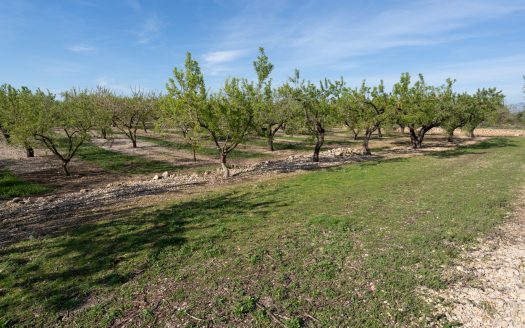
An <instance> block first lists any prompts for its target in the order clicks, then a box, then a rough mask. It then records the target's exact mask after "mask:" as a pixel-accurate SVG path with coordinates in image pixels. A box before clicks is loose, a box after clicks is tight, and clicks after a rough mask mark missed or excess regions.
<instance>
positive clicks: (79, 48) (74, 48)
mask: <svg viewBox="0 0 525 328" xmlns="http://www.w3.org/2000/svg"><path fill="white" fill-rule="evenodd" d="M66 49H67V50H69V51H71V52H75V53H80V54H89V53H93V52H95V51H97V48H95V47H93V46H91V45H88V44H84V43H80V44H73V45H70V46H68V47H66Z"/></svg>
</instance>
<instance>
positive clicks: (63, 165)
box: [62, 161, 71, 177]
mask: <svg viewBox="0 0 525 328" xmlns="http://www.w3.org/2000/svg"><path fill="white" fill-rule="evenodd" d="M68 163H69V161H67V162H66V161H64V162H62V169H63V170H64V173H65V174H66V176H67V177H68V176H70V175H71V174H70V173H69V169H68V168H67V164H68Z"/></svg>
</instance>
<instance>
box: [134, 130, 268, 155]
mask: <svg viewBox="0 0 525 328" xmlns="http://www.w3.org/2000/svg"><path fill="white" fill-rule="evenodd" d="M139 140H144V141H148V142H151V143H153V144H156V145H159V146H162V147H166V148H172V149H177V150H184V151H187V152H188V153H190V154H191V152H192V149H191V146H190V145H189V144H187V143H184V142H176V141H169V140H165V139H162V138H161V137H145V136H141V137H139ZM241 146H242V145H241ZM241 146H239V147H241ZM239 147H237V148H236V149H234V150H232V152H231V153H230V154H229V155H228V159H251V158H264V157H268V155H267V154H265V153H260V152H254V151H248V150H241V149H239ZM195 152H196V153H197V154H198V155H203V156H212V157H218V156H219V155H218V154H219V152H218V150H217V148H215V147H210V146H204V145H203V146H200V147H198V148H197V149H196V151H195Z"/></svg>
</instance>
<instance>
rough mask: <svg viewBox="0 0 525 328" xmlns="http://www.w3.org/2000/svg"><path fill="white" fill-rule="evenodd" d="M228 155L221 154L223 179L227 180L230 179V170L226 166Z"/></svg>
mask: <svg viewBox="0 0 525 328" xmlns="http://www.w3.org/2000/svg"><path fill="white" fill-rule="evenodd" d="M227 155H228V154H227V153H223V152H221V167H222V177H223V178H225V179H227V178H229V177H230V169H229V168H228V166H227V165H226V156H227Z"/></svg>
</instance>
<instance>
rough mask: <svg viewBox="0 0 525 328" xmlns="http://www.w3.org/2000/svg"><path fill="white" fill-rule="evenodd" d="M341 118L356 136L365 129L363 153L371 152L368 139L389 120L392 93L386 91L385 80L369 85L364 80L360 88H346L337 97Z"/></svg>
mask: <svg viewBox="0 0 525 328" xmlns="http://www.w3.org/2000/svg"><path fill="white" fill-rule="evenodd" d="M336 105H337V109H338V116H339V117H340V118H339V119H340V120H341V121H342V122H344V124H345V125H346V126H347V127H348V128H350V129H352V131H353V133H354V138H355V137H357V133H358V131H359V130H364V131H365V136H364V139H363V153H365V154H371V152H370V149H369V147H368V141H369V140H370V137H371V135H372V133H373V132H374V131H375V130H377V129H378V128H380V126H381V124H383V123H384V122H385V121H387V120H388V115H389V114H390V113H389V112H388V107H389V105H390V95H389V94H388V93H387V92H386V91H385V86H384V84H383V81H381V82H380V83H379V85H377V86H374V87H372V88H371V87H369V86H367V85H366V82H365V81H363V83H362V84H361V87H360V88H356V89H350V88H344V89H343V91H342V93H341V96H340V97H339V98H338V99H337V104H336Z"/></svg>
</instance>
